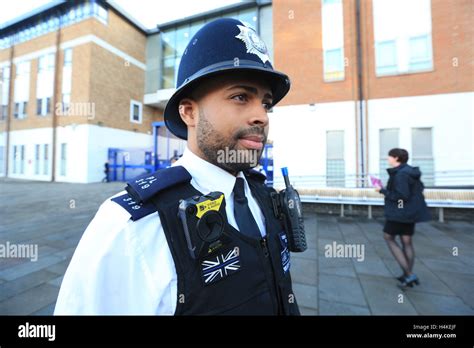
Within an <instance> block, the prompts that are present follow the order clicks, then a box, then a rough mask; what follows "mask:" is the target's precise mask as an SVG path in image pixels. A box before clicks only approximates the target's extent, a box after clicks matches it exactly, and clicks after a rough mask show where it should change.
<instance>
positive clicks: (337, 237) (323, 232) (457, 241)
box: [0, 179, 474, 315]
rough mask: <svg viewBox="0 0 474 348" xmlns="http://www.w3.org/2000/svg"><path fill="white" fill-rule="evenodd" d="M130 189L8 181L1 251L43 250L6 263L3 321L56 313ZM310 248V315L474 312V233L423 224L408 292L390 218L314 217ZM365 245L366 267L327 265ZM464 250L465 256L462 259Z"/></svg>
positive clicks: (306, 274) (299, 276)
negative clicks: (104, 207)
mask: <svg viewBox="0 0 474 348" xmlns="http://www.w3.org/2000/svg"><path fill="white" fill-rule="evenodd" d="M123 186H124V185H123V183H108V184H66V183H40V182H24V181H15V180H7V181H5V179H3V180H2V181H0V195H1V199H0V244H6V242H7V241H8V242H10V243H16V244H38V246H39V250H38V254H39V255H38V260H37V261H36V262H31V261H30V260H29V259H13V258H10V259H5V258H3V259H0V314H27V315H29V314H33V315H48V314H52V312H53V310H54V304H55V301H56V297H57V294H58V291H59V286H60V284H61V280H62V276H63V274H64V272H65V270H66V268H67V265H68V263H69V261H70V258H71V256H72V253H73V252H74V249H75V246H76V245H77V243H78V241H79V239H80V237H81V235H82V233H83V231H84V229H85V228H86V226H87V224H88V223H89V221H90V220H91V219H92V217H93V216H94V214H95V212H96V211H97V208H98V206H99V205H100V203H101V202H102V201H103V200H104V199H106V198H107V197H109V196H111V195H112V194H114V193H116V192H119V191H120V190H121V189H122V188H123ZM305 222H306V233H307V240H308V250H307V251H305V252H304V253H298V254H292V260H291V271H292V277H293V284H294V285H293V287H294V291H295V293H296V298H297V300H298V303H299V305H300V309H301V312H302V313H303V314H307V315H318V314H321V315H370V314H382V315H392V314H407V315H416V314H422V315H423V314H434V315H437V314H440V315H442V314H455V315H456V314H469V315H473V314H474V225H473V224H470V223H467V222H459V221H458V222H446V223H438V222H430V223H424V224H420V225H417V227H416V233H415V237H414V243H415V250H416V253H417V257H416V262H415V272H416V273H417V274H418V276H419V277H420V280H421V283H420V285H419V286H417V287H415V288H413V289H408V290H407V291H405V292H403V291H401V290H400V289H399V288H397V286H396V284H397V281H396V280H395V279H394V276H398V275H399V274H400V269H399V267H398V265H397V264H396V262H395V261H394V259H393V257H392V256H391V254H390V252H389V250H388V248H387V246H386V245H385V242H384V240H383V238H382V232H381V230H382V223H383V221H381V220H368V219H364V218H352V217H345V218H339V217H334V216H330V215H316V214H307V216H306V221H305ZM333 242H336V243H337V244H338V245H339V244H340V245H347V244H356V245H363V246H364V248H365V253H364V260H363V261H357V259H356V258H342V257H341V258H329V257H325V246H326V245H328V244H330V245H331V244H332V243H333ZM453 248H457V250H458V254H459V255H458V256H454V255H453Z"/></svg>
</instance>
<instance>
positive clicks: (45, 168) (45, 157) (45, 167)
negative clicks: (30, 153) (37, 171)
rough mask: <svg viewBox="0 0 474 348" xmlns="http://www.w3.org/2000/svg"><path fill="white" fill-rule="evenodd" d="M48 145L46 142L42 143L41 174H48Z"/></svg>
mask: <svg viewBox="0 0 474 348" xmlns="http://www.w3.org/2000/svg"><path fill="white" fill-rule="evenodd" d="M48 151H49V146H48V144H44V145H43V174H44V175H48V173H49V153H48Z"/></svg>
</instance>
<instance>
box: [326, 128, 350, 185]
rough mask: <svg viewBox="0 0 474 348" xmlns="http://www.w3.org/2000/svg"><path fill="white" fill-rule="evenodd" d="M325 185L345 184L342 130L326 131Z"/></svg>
mask: <svg viewBox="0 0 474 348" xmlns="http://www.w3.org/2000/svg"><path fill="white" fill-rule="evenodd" d="M326 185H327V186H336V187H344V186H345V163H344V131H327V133H326Z"/></svg>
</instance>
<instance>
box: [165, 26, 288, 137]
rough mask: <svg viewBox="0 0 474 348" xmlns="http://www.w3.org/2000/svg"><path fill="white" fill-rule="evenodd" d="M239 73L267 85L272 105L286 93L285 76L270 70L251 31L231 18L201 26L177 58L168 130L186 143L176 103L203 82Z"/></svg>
mask: <svg viewBox="0 0 474 348" xmlns="http://www.w3.org/2000/svg"><path fill="white" fill-rule="evenodd" d="M242 70H244V71H251V72H253V73H255V74H259V75H260V76H262V78H263V79H265V80H266V81H267V82H268V83H269V84H270V88H271V90H272V94H273V104H272V105H275V104H276V103H278V102H279V101H280V100H281V99H282V98H283V97H284V96H285V95H286V94H287V93H288V91H289V89H290V80H289V78H288V76H287V75H285V74H283V73H281V72H278V71H275V70H273V66H272V64H271V62H270V58H269V56H268V52H267V47H266V45H265V43H264V42H263V41H262V40H261V39H260V38H259V37H258V35H257V33H256V32H255V31H254V30H253V29H252V28H250V27H248V26H246V25H245V24H244V23H242V22H241V21H239V20H236V19H232V18H221V19H217V20H214V21H212V22H210V23H207V24H206V25H205V26H203V27H202V28H201V29H200V30H199V31H198V32H197V33H196V34H195V35H194V36H193V37H192V39H191V41H190V42H189V43H188V46H187V47H186V49H185V51H184V54H183V57H182V58H181V63H180V64H179V70H178V77H177V81H176V91H175V92H174V94H173V95H172V96H171V98H170V100H169V101H168V103H167V104H166V107H165V112H164V118H165V123H166V126H167V127H168V129H169V130H170V131H171V132H172V133H173V134H174V135H176V136H177V137H179V138H181V139H187V137H188V131H187V127H186V124H185V123H184V122H183V121H182V120H181V116H180V115H179V111H178V106H179V102H180V100H181V99H182V98H184V97H187V96H188V93H189V92H190V91H192V89H193V88H195V87H196V86H197V85H198V84H199V81H202V79H204V78H207V77H209V76H212V75H217V74H219V73H222V72H229V71H235V72H238V71H242Z"/></svg>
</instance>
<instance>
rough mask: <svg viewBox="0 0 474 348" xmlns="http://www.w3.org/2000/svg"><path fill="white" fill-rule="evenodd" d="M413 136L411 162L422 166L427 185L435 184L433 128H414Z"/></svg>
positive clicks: (422, 178)
mask: <svg viewBox="0 0 474 348" xmlns="http://www.w3.org/2000/svg"><path fill="white" fill-rule="evenodd" d="M411 135H412V138H411V145H412V150H411V163H412V165H413V166H417V167H420V170H421V173H422V177H421V180H422V181H423V183H424V184H425V185H427V186H433V185H434V160H433V143H432V132H431V128H413V129H412V133H411Z"/></svg>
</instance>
